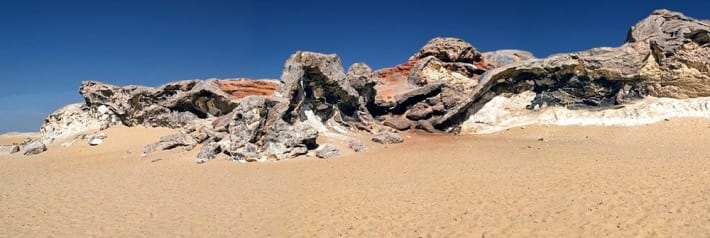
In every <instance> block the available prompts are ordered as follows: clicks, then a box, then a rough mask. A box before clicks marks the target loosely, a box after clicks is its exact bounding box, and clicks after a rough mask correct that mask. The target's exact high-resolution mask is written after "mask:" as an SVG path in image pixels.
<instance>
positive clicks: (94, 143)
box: [89, 138, 104, 146]
mask: <svg viewBox="0 0 710 238" xmlns="http://www.w3.org/2000/svg"><path fill="white" fill-rule="evenodd" d="M101 143H104V140H103V139H101V138H94V139H91V140H90V141H89V145H92V146H97V145H100V144H101Z"/></svg>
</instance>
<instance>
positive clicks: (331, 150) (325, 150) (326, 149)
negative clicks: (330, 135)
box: [316, 144, 340, 159]
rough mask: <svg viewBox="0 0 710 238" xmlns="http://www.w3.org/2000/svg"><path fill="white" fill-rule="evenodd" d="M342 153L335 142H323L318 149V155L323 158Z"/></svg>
mask: <svg viewBox="0 0 710 238" xmlns="http://www.w3.org/2000/svg"><path fill="white" fill-rule="evenodd" d="M338 155H340V151H339V150H338V148H337V147H335V145H333V144H322V145H320V146H319V147H318V149H316V156H318V158H321V159H327V158H331V157H336V156H338Z"/></svg>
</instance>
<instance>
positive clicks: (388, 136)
mask: <svg viewBox="0 0 710 238" xmlns="http://www.w3.org/2000/svg"><path fill="white" fill-rule="evenodd" d="M372 141H373V142H375V143H380V144H398V143H402V142H404V139H402V137H401V136H399V134H397V133H392V132H388V131H383V132H378V133H377V134H375V135H373V136H372Z"/></svg>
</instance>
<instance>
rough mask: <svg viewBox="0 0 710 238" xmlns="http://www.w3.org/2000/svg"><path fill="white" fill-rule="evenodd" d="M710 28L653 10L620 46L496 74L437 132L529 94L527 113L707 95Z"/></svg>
mask: <svg viewBox="0 0 710 238" xmlns="http://www.w3.org/2000/svg"><path fill="white" fill-rule="evenodd" d="M709 30H710V26H708V24H705V23H703V22H701V21H697V20H695V19H692V18H690V17H686V16H684V15H683V14H681V13H677V12H671V11H668V10H657V11H654V12H653V13H652V14H651V16H649V17H647V18H646V19H644V20H642V21H640V22H639V23H638V24H636V25H635V26H634V27H632V28H631V29H630V31H629V36H628V38H627V41H626V43H625V44H624V45H622V46H620V47H616V48H610V47H603V48H595V49H591V50H588V51H582V52H577V53H570V54H562V55H555V56H551V57H548V58H545V59H539V60H528V61H524V62H520V63H515V64H511V65H507V66H503V67H500V68H495V69H493V70H491V71H490V72H486V74H485V75H484V76H483V77H481V79H480V83H479V85H478V86H477V87H476V88H475V89H474V90H473V93H472V94H471V95H470V96H469V97H468V98H467V99H466V100H465V101H464V102H463V103H461V104H460V105H459V106H457V107H456V108H452V110H449V111H448V112H447V114H446V115H444V116H443V117H441V118H440V119H439V121H438V122H437V123H435V124H434V125H435V126H437V128H439V129H443V128H453V127H456V126H457V125H459V124H460V123H461V122H462V121H463V120H466V119H467V118H468V117H469V116H470V115H473V114H475V113H476V112H477V110H478V109H480V108H481V107H482V106H483V105H485V104H486V103H487V102H488V101H489V100H490V99H491V98H493V97H494V96H495V95H500V94H519V93H523V92H526V91H532V92H534V93H535V94H536V97H535V98H534V99H532V100H531V101H530V103H529V104H528V105H527V106H526V107H527V108H528V109H531V110H532V109H535V108H539V107H541V106H546V105H552V106H562V107H566V108H571V109H584V108H608V107H610V106H615V105H621V104H624V103H626V102H628V101H630V100H634V99H639V98H643V97H646V96H653V97H670V98H694V97H707V96H710V45H708V44H707V43H706V42H704V41H703V40H702V38H703V37H702V35H703V34H704V32H708V31H709Z"/></svg>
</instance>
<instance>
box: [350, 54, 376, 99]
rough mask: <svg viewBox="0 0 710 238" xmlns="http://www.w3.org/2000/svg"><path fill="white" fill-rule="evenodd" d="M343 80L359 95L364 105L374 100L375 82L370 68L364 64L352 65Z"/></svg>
mask: <svg viewBox="0 0 710 238" xmlns="http://www.w3.org/2000/svg"><path fill="white" fill-rule="evenodd" d="M345 79H346V80H347V81H348V84H350V86H351V87H353V89H355V91H357V92H358V94H360V97H361V98H362V99H363V100H364V103H365V105H368V104H370V103H372V102H373V101H374V100H375V95H376V94H377V92H376V91H375V85H376V84H377V81H376V78H375V75H374V72H373V71H372V68H370V66H368V65H367V64H365V63H354V64H353V65H351V66H350V68H349V69H348V73H347V74H346V75H345Z"/></svg>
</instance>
